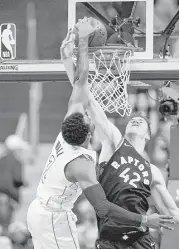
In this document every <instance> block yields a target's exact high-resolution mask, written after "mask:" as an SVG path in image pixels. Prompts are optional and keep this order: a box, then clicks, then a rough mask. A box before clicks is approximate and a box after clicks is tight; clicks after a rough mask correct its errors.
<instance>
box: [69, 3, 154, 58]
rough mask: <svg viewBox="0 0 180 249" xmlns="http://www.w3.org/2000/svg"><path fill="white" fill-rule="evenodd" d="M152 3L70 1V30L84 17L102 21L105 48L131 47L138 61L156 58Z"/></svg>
mask: <svg viewBox="0 0 180 249" xmlns="http://www.w3.org/2000/svg"><path fill="white" fill-rule="evenodd" d="M153 9H154V3H153V0H138V1H129V0H120V1H119V0H113V1H109V0H102V1H101V0H93V1H91V0H90V1H89V0H69V5H68V13H69V15H68V27H69V28H71V27H73V26H74V24H75V23H76V22H77V21H78V19H82V18H83V17H84V16H87V17H94V18H96V19H98V20H100V21H101V22H102V23H103V24H104V25H105V27H106V30H107V41H106V45H107V46H108V45H120V44H121V45H124V44H131V45H133V46H134V47H136V48H139V52H135V53H134V56H133V58H135V59H152V58H153Z"/></svg>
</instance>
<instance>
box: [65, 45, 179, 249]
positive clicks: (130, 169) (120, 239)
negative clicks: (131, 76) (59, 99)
mask: <svg viewBox="0 0 180 249" xmlns="http://www.w3.org/2000/svg"><path fill="white" fill-rule="evenodd" d="M87 46H88V44H87ZM70 50H71V48H70V47H69V53H70V54H71V51H70ZM86 58H87V60H88V52H87V51H86ZM64 65H65V68H66V71H67V74H68V76H69V79H70V81H71V82H73V79H74V71H73V70H74V69H73V63H72V59H71V58H70V57H69V58H68V59H66V60H65V59H64ZM86 86H87V82H86ZM87 88H88V87H87ZM87 98H88V99H89V105H88V107H87V109H88V112H89V113H90V116H91V118H92V120H93V122H94V124H95V127H96V132H98V135H99V139H100V140H101V146H102V148H101V153H100V157H99V162H100V163H102V164H101V166H102V165H103V166H104V169H103V170H102V172H101V174H100V177H99V181H100V183H101V184H102V186H103V188H104V191H105V193H106V195H107V198H108V200H109V201H111V202H113V203H115V204H117V205H119V206H121V207H124V208H125V209H127V210H129V211H133V212H135V213H138V214H144V215H145V214H146V212H147V210H148V207H149V206H148V200H147V199H148V197H149V196H150V195H151V196H152V198H153V199H154V202H155V204H156V207H157V208H158V210H159V211H160V212H161V213H163V214H170V215H173V216H174V217H175V219H176V220H178V208H177V206H176V205H175V203H174V201H173V199H172V197H171V196H170V194H169V193H168V191H167V189H166V186H165V182H164V180H163V177H162V175H161V173H160V171H159V170H158V169H157V167H155V166H154V165H151V164H150V163H149V162H148V161H146V160H145V159H144V158H143V157H142V156H141V154H142V152H143V151H144V147H145V144H146V141H147V140H149V139H150V136H151V132H150V127H149V124H148V122H147V120H146V118H145V117H142V116H137V117H133V118H132V119H131V120H130V121H129V123H128V125H127V127H126V135H125V137H124V138H123V137H122V136H121V133H120V131H118V129H117V128H116V127H115V126H114V125H113V124H111V123H110V122H109V121H108V119H107V117H106V115H105V114H104V112H103V111H102V109H101V107H100V106H99V104H98V103H97V102H96V101H95V100H94V99H93V97H92V95H91V94H90V93H88V94H87ZM118 144H119V145H118ZM109 159H110V160H109ZM106 161H108V162H107V163H105V162H106ZM160 227H164V228H168V227H167V226H166V225H165V224H163V222H162V224H161V225H160ZM98 228H99V235H100V236H99V241H98V243H97V247H98V248H99V249H115V248H119V249H124V248H131V249H132V248H134V249H150V248H151V249H152V248H154V242H153V240H152V238H151V236H150V234H149V231H148V229H147V228H144V229H143V230H141V231H140V229H138V228H135V227H134V226H129V225H128V224H127V223H126V222H124V224H122V225H120V224H118V223H116V222H114V221H112V220H110V219H109V218H108V217H106V218H98ZM169 229H170V228H169Z"/></svg>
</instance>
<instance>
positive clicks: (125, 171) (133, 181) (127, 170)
mask: <svg viewBox="0 0 180 249" xmlns="http://www.w3.org/2000/svg"><path fill="white" fill-rule="evenodd" d="M129 171H130V168H126V169H125V170H123V172H122V173H121V174H120V175H119V177H121V178H123V179H124V182H128V181H129V184H131V185H132V186H133V187H135V188H137V185H136V184H135V182H139V181H140V180H141V177H140V175H139V174H138V173H136V172H133V175H134V176H135V178H133V179H130V177H129V174H127V173H128V172H129Z"/></svg>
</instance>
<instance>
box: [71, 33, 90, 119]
mask: <svg viewBox="0 0 180 249" xmlns="http://www.w3.org/2000/svg"><path fill="white" fill-rule="evenodd" d="M74 38H75V37H73V34H71V38H70V39H71V40H72V41H71V42H74V41H73V39H74ZM87 41H88V35H86V36H84V35H81V33H80V34H79V43H78V58H77V65H78V66H77V68H76V71H75V77H74V88H73V91H72V94H71V97H70V100H69V103H68V112H67V114H66V117H67V116H69V115H71V114H72V113H74V112H81V113H83V114H84V112H85V108H86V106H87V105H88V100H87V98H85V96H86V95H87V87H86V85H85V82H86V81H87V77H88V72H89V62H88V60H87V57H86V54H87V51H88V42H87Z"/></svg>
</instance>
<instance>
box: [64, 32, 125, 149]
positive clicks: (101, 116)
mask: <svg viewBox="0 0 180 249" xmlns="http://www.w3.org/2000/svg"><path fill="white" fill-rule="evenodd" d="M70 32H71V31H70ZM62 45H63V46H62V47H61V59H62V61H63V64H64V66H65V69H66V72H67V75H68V78H69V80H70V82H71V84H72V86H74V78H75V70H76V67H75V65H74V63H73V60H72V52H73V47H72V46H71V45H70V44H69V42H68V39H65V41H64V44H62ZM64 49H66V54H67V55H66V56H64ZM86 53H87V55H86V56H87V58H88V51H87V50H86ZM87 84H88V82H86V86H87ZM87 91H88V93H87ZM87 99H88V104H89V105H88V106H87V111H88V113H89V115H90V116H91V118H92V121H93V123H94V124H95V127H96V130H97V132H98V137H99V139H100V141H101V142H103V143H104V140H106V141H107V142H108V143H109V145H110V144H111V145H112V146H113V147H114V148H116V147H117V145H118V144H119V142H120V140H121V137H122V136H121V133H120V131H119V130H118V129H117V127H116V126H115V125H113V124H112V123H111V122H110V121H109V120H108V118H107V116H106V114H105V113H104V111H103V109H102V108H101V106H100V105H99V103H98V102H97V101H96V100H95V99H94V97H93V95H92V94H91V92H90V91H89V88H88V87H87V89H86V100H87Z"/></svg>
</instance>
